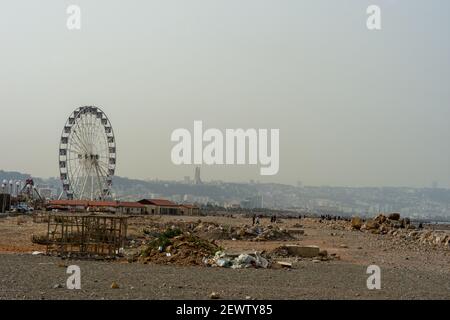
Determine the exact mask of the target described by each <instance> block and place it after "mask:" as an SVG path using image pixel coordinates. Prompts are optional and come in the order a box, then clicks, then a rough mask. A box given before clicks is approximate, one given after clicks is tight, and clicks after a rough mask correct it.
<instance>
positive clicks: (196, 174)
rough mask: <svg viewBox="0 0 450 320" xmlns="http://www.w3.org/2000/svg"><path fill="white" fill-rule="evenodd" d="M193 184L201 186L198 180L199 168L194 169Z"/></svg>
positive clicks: (200, 181) (200, 180)
mask: <svg viewBox="0 0 450 320" xmlns="http://www.w3.org/2000/svg"><path fill="white" fill-rule="evenodd" d="M194 183H195V184H202V179H200V167H195V174H194Z"/></svg>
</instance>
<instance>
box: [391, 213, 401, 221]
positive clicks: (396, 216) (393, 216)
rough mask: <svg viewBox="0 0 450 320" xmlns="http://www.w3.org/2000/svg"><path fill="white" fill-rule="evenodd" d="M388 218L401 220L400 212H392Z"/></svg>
mask: <svg viewBox="0 0 450 320" xmlns="http://www.w3.org/2000/svg"><path fill="white" fill-rule="evenodd" d="M388 218H389V219H390V220H395V221H398V220H400V213H391V214H390V215H389V216H388Z"/></svg>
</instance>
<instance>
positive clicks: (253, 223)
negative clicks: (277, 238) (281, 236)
mask: <svg viewBox="0 0 450 320" xmlns="http://www.w3.org/2000/svg"><path fill="white" fill-rule="evenodd" d="M252 220H253V222H252V226H254V225H255V220H256V214H254V215H253V217H252Z"/></svg>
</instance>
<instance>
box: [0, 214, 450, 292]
mask: <svg viewBox="0 0 450 320" xmlns="http://www.w3.org/2000/svg"><path fill="white" fill-rule="evenodd" d="M155 219H156V220H157V221H197V220H198V219H199V217H179V216H177V217H170V216H167V217H165V216H164V217H159V218H153V217H146V218H144V217H143V218H138V219H134V220H130V230H129V233H130V234H136V235H138V234H140V233H141V232H142V231H141V230H142V227H143V226H145V225H146V223H147V222H148V220H152V221H153V220H155ZM201 220H202V221H211V222H212V221H214V222H217V223H220V224H225V225H228V224H229V225H235V226H242V225H244V224H248V223H249V219H245V218H239V217H237V218H229V217H201ZM298 222H300V223H301V224H302V226H303V227H302V228H303V229H304V230H305V235H304V236H301V237H299V238H297V239H295V240H292V241H288V242H284V241H263V242H255V241H253V242H252V241H231V240H225V241H218V243H219V244H220V245H221V246H222V247H223V248H225V249H226V250H227V251H232V252H247V251H254V250H258V251H263V250H266V251H270V250H272V249H274V248H276V247H278V246H280V245H286V244H299V245H317V246H319V247H320V248H321V249H325V250H327V251H328V253H329V254H336V255H338V256H339V257H340V260H333V261H326V262H325V261H321V262H319V263H314V262H313V261H311V259H304V260H301V261H299V262H295V263H294V268H293V269H244V270H233V269H225V268H207V267H187V266H173V265H166V266H164V265H144V264H141V263H131V264H130V263H124V262H120V261H114V262H104V261H86V260H85V261H68V260H61V259H60V258H55V257H47V256H40V255H38V256H33V255H31V254H30V252H31V251H33V250H40V251H42V250H45V248H44V247H42V246H39V245H34V244H32V243H31V241H30V237H31V234H42V233H43V232H45V231H46V227H47V225H46V224H39V223H33V221H32V219H31V217H6V218H2V219H0V275H1V276H0V299H209V295H210V294H211V292H213V291H214V292H218V293H219V294H220V297H221V298H222V299H246V297H247V296H250V297H251V298H253V299H450V268H449V266H450V250H448V249H445V250H444V249H442V248H437V247H430V246H427V245H417V244H414V243H410V242H408V241H403V240H401V239H397V238H393V237H391V236H381V235H373V234H369V233H363V232H358V231H350V230H346V228H345V223H343V222H338V223H319V221H318V220H317V219H302V220H301V221H299V220H292V221H290V220H284V221H282V222H281V224H280V225H281V226H283V227H285V228H290V227H293V226H294V224H297V223H298ZM262 223H263V224H269V222H268V221H265V220H263V222H262ZM371 264H375V265H378V266H380V268H381V290H368V289H367V286H366V281H367V278H368V277H369V275H368V274H366V269H367V267H368V266H369V265H371ZM68 265H78V266H80V268H81V289H80V290H69V289H67V288H66V281H67V278H68V277H69V275H68V274H66V267H67V266H68ZM114 281H115V282H116V283H117V284H118V285H119V288H118V289H112V288H111V284H112V282H114Z"/></svg>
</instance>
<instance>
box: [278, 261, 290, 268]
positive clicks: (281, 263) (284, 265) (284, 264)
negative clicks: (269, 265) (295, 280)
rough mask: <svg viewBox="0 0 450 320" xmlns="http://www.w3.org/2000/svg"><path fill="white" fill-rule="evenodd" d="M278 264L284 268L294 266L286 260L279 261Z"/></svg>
mask: <svg viewBox="0 0 450 320" xmlns="http://www.w3.org/2000/svg"><path fill="white" fill-rule="evenodd" d="M276 264H278V265H280V266H281V267H283V268H292V263H289V262H284V261H277V263H276Z"/></svg>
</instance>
